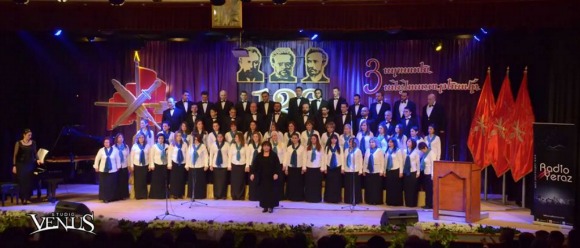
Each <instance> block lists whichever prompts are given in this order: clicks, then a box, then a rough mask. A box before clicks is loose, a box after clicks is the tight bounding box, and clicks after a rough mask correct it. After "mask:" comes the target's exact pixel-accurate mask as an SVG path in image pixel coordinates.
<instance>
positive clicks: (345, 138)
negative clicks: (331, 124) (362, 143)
mask: <svg viewBox="0 0 580 248" xmlns="http://www.w3.org/2000/svg"><path fill="white" fill-rule="evenodd" d="M342 129H343V130H342V131H343V134H341V135H340V138H339V140H338V143H339V144H340V147H342V149H343V150H345V151H346V149H348V148H349V147H350V142H349V140H350V138H355V136H354V134H352V127H351V126H350V124H345V125H344V127H343V128H342ZM356 143H357V145H358V140H357V142H356ZM357 148H358V147H357Z"/></svg>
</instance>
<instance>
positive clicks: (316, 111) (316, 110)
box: [310, 99, 328, 115]
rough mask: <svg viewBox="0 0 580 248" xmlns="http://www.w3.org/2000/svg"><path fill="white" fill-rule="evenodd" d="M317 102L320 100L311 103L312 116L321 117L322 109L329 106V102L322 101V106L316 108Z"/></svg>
mask: <svg viewBox="0 0 580 248" xmlns="http://www.w3.org/2000/svg"><path fill="white" fill-rule="evenodd" d="M316 101H318V100H312V101H310V114H312V115H321V114H322V110H321V109H322V107H323V106H327V107H328V102H327V101H326V100H324V99H320V106H318V108H316V105H317V103H316Z"/></svg>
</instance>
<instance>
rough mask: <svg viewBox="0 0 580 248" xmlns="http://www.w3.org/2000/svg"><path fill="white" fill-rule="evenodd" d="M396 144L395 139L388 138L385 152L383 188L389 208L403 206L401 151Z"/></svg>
mask: <svg viewBox="0 0 580 248" xmlns="http://www.w3.org/2000/svg"><path fill="white" fill-rule="evenodd" d="M397 143H398V142H397V139H396V138H390V139H389V141H388V143H387V144H388V147H387V151H386V152H385V161H386V165H387V166H386V172H385V188H386V190H387V205H389V206H403V151H401V149H399V148H398V147H397Z"/></svg>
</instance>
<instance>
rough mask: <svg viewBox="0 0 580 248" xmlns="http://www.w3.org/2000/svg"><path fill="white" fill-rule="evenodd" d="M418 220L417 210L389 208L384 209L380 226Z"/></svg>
mask: <svg viewBox="0 0 580 248" xmlns="http://www.w3.org/2000/svg"><path fill="white" fill-rule="evenodd" d="M418 221H419V215H418V214H417V210H391V211H384V212H383V216H381V226H386V225H409V224H415V223H417V222H418Z"/></svg>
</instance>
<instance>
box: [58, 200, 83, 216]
mask: <svg viewBox="0 0 580 248" xmlns="http://www.w3.org/2000/svg"><path fill="white" fill-rule="evenodd" d="M54 212H55V213H75V214H80V215H85V214H91V210H89V208H88V207H87V206H86V205H85V204H82V203H77V202H68V201H59V202H58V203H57V204H56V207H55V208H54Z"/></svg>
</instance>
